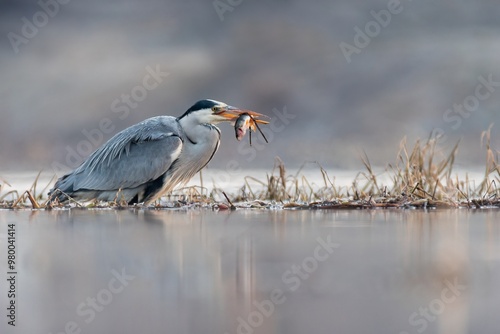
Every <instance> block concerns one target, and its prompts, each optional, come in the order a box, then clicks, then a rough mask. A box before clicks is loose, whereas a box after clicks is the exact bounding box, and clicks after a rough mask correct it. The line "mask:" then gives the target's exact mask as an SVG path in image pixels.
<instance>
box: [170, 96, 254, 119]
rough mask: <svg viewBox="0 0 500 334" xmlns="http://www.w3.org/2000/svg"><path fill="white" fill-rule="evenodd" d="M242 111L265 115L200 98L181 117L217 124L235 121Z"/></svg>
mask: <svg viewBox="0 0 500 334" xmlns="http://www.w3.org/2000/svg"><path fill="white" fill-rule="evenodd" d="M242 113H249V114H251V115H252V116H254V117H259V116H264V115H262V114H259V113H256V112H254V111H250V110H244V109H240V108H236V107H232V106H230V105H227V104H226V103H224V102H219V101H215V100H209V99H206V100H200V101H198V102H196V103H195V104H194V105H193V106H192V107H191V108H189V109H188V110H187V111H186V112H185V113H184V114H183V115H182V116H181V117H179V119H183V118H192V119H193V120H196V121H197V122H199V123H200V124H204V123H209V124H217V123H221V122H234V121H235V120H236V119H237V118H238V117H239V116H240V115H241V114H242Z"/></svg>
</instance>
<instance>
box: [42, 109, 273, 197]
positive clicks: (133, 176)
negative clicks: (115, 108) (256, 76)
mask: <svg viewBox="0 0 500 334" xmlns="http://www.w3.org/2000/svg"><path fill="white" fill-rule="evenodd" d="M241 113H250V114H251V115H252V116H255V117H259V116H264V115H262V114H259V113H256V112H251V111H248V110H242V109H239V108H235V107H232V106H229V105H227V104H226V103H223V102H219V101H215V100H208V99H207V100H200V101H198V102H196V103H195V104H194V105H193V106H192V107H190V108H189V109H188V110H187V111H186V112H185V113H184V114H183V115H182V116H180V117H172V116H156V117H152V118H149V119H146V120H144V121H142V122H140V123H138V124H135V125H132V126H130V127H129V128H126V129H125V130H123V131H121V132H119V133H117V134H116V135H115V136H113V137H112V138H111V139H110V140H108V141H107V142H106V143H105V144H104V145H102V146H101V147H100V148H98V149H97V150H96V151H94V152H93V153H92V154H91V155H90V156H89V157H88V158H87V159H86V160H85V161H84V162H83V163H82V164H81V165H80V166H79V167H78V168H76V169H75V170H73V171H72V172H70V173H68V174H66V175H64V176H62V177H61V178H59V179H58V180H57V181H56V183H55V185H54V188H52V189H51V190H50V191H49V199H50V201H51V202H53V201H57V200H58V201H59V202H65V201H67V200H68V199H69V197H71V198H74V199H77V200H92V199H97V200H103V201H113V200H116V199H118V200H125V201H126V202H127V203H129V204H133V203H144V204H146V205H147V204H149V203H151V202H153V201H154V200H156V199H157V198H159V197H160V196H161V195H163V194H164V193H166V192H169V191H172V190H173V189H174V188H175V187H176V186H177V185H179V184H185V183H187V182H188V181H189V180H190V179H191V178H192V177H193V176H194V175H195V174H196V173H198V172H199V171H200V170H201V169H202V168H203V167H205V166H206V165H207V164H208V163H209V161H210V160H211V159H212V158H213V156H214V154H215V152H216V151H217V149H218V148H219V144H220V130H219V128H217V127H216V126H215V124H217V123H220V122H234V120H235V119H236V118H238V116H239V115H240V114H241ZM259 122H261V123H267V122H265V121H259Z"/></svg>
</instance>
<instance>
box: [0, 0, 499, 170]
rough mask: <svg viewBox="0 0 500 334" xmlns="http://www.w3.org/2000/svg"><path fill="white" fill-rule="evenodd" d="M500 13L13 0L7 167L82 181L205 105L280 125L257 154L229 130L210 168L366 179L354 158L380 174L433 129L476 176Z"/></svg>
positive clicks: (2, 131) (491, 7)
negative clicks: (120, 142)
mask: <svg viewBox="0 0 500 334" xmlns="http://www.w3.org/2000/svg"><path fill="white" fill-rule="evenodd" d="M391 6H392V7H391ZM389 9H390V10H391V11H392V13H391V11H389ZM387 14H389V15H387ZM499 16H500V7H499V6H498V3H497V2H496V1H494V0H479V1H473V2H471V1H466V0H455V1H451V0H446V1H430V0H424V1H409V0H401V3H400V4H399V6H395V5H394V2H393V1H388V0H381V1H378V0H377V1H374V0H370V1H368V0H357V1H354V0H343V1H331V0H328V1H327V0H323V1H315V2H306V1H298V0H297V1H292V0H290V1H285V0H282V1H277V0H276V1H266V2H264V1H260V2H258V1H250V0H243V1H241V0H232V1H229V0H216V1H197V0H185V1H165V0H164V1H159V0H145V1H131V0H122V1H113V0H107V1H97V0H87V1H76V0H73V1H67V0H64V1H63V0H60V2H56V1H55V0H41V1H40V2H37V1H27V0H15V1H14V0H4V1H2V2H1V5H0V32H1V34H0V35H1V39H0V71H1V72H0V73H1V77H2V80H1V83H0V101H1V103H0V143H1V146H0V168H1V170H2V171H4V172H6V171H12V170H16V171H17V170H23V169H25V170H39V169H44V170H46V171H47V170H49V171H50V170H51V169H57V168H59V167H60V168H62V169H64V168H73V167H75V166H76V165H78V164H79V163H80V162H81V161H82V160H83V158H84V157H85V156H87V155H88V154H89V153H90V152H91V151H93V150H94V149H96V148H97V147H98V146H100V145H101V144H102V143H104V141H105V140H107V139H109V138H110V137H111V136H112V135H113V134H115V133H116V132H118V131H119V130H121V129H124V128H126V127H127V126H129V125H132V124H134V123H136V122H139V121H141V120H143V119H145V118H148V117H152V116H156V115H173V116H179V115H181V114H182V113H183V112H184V111H185V110H186V109H187V108H189V107H190V106H191V105H192V104H193V103H194V102H196V101H197V100H199V99H203V98H213V99H216V100H220V101H224V102H227V103H229V104H231V105H235V106H239V107H244V108H248V109H252V110H256V111H259V112H262V113H265V114H267V115H269V116H271V117H272V119H273V124H274V126H273V127H267V130H266V131H267V135H268V137H269V139H270V144H268V145H266V146H265V147H264V146H263V145H259V141H257V139H254V142H255V145H254V147H252V148H250V147H249V144H248V141H247V139H248V138H245V140H244V141H243V142H241V143H239V142H237V141H236V140H235V138H234V131H233V129H232V127H231V125H229V124H223V125H221V126H220V127H221V129H222V130H223V143H222V145H221V148H220V149H219V152H218V154H217V156H216V158H215V159H214V160H213V161H212V162H211V164H210V167H216V168H224V167H225V166H226V163H227V160H228V159H233V160H236V161H237V162H238V163H239V164H240V165H241V166H244V167H248V168H261V167H270V166H272V165H273V160H274V157H275V156H280V157H281V158H282V159H283V160H284V162H285V163H286V164H287V165H289V166H290V165H291V166H295V165H296V166H298V165H301V164H302V163H303V162H305V161H318V162H320V163H321V164H322V165H323V166H325V167H328V168H362V164H361V161H360V160H359V152H360V150H365V151H366V152H367V154H368V156H369V157H370V158H371V162H372V164H374V165H379V166H384V165H386V164H387V163H390V162H394V160H395V158H396V153H397V151H398V147H399V143H400V141H401V139H402V138H403V137H404V136H407V138H408V142H409V143H413V141H414V140H416V139H417V138H422V139H426V138H427V137H428V136H429V134H430V133H431V132H432V131H433V130H435V131H437V132H440V133H442V134H443V135H444V137H443V138H442V140H441V141H442V144H443V146H442V147H443V148H444V149H445V150H446V148H448V149H451V147H452V146H453V144H454V143H455V141H456V140H458V139H460V138H461V139H462V142H461V145H460V151H459V156H458V164H459V165H460V166H462V167H464V168H468V166H476V165H482V164H484V163H483V161H484V155H485V153H484V151H482V150H481V149H480V147H481V146H480V137H481V132H482V131H483V130H486V129H487V128H488V126H489V125H490V124H491V123H497V124H496V126H495V127H493V130H492V135H493V136H492V141H493V145H495V147H496V148H498V147H500V136H499V135H498V134H499V131H500V129H499V128H498V127H500V122H499V121H500V112H499V105H500V57H499V55H500V21H499V20H498V17H499ZM155 71H156V72H157V74H156V75H151V72H155ZM159 72H161V73H160V74H158V73H159ZM166 73H168V75H167V74H166ZM152 78H156V81H155V80H152ZM145 80H146V84H145V83H144V81H145ZM488 81H490V83H489V84H488V83H487V82H488ZM497 82H498V83H497ZM155 83H156V84H155ZM485 83H486V84H485ZM146 85H147V87H149V88H148V89H145V87H146ZM152 86H155V87H154V88H152ZM127 98H128V100H127ZM454 105H455V107H454ZM460 105H464V106H463V107H461V106H460ZM283 115H288V116H283Z"/></svg>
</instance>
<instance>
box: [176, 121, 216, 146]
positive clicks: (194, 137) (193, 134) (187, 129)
mask: <svg viewBox="0 0 500 334" xmlns="http://www.w3.org/2000/svg"><path fill="white" fill-rule="evenodd" d="M179 123H180V125H181V127H182V130H184V133H185V134H186V136H187V137H188V138H189V140H191V141H192V142H194V143H197V142H198V141H200V140H205V139H206V138H207V136H209V135H210V133H211V131H213V130H216V129H217V127H216V126H215V125H212V124H209V123H200V121H199V120H198V119H197V118H196V117H193V116H190V115H187V116H184V117H182V118H181V119H179Z"/></svg>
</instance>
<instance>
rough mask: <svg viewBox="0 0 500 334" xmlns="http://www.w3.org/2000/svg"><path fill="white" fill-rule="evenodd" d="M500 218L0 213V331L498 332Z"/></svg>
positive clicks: (459, 214)
mask: <svg viewBox="0 0 500 334" xmlns="http://www.w3.org/2000/svg"><path fill="white" fill-rule="evenodd" d="M499 212H500V211H498V210H443V211H440V210H433V211H419V210H394V211H392V210H363V211H283V210H282V211H270V210H262V211H254V210H251V211H250V210H238V211H236V212H211V211H196V210H180V211H174V210H158V211H155V210H121V211H116V210H97V211H84V210H71V211H56V210H54V211H51V212H45V211H8V210H4V211H0V227H1V230H0V249H1V252H0V254H2V257H5V256H4V254H6V250H7V243H6V237H7V225H8V224H9V223H14V224H16V243H17V247H16V252H17V264H16V265H17V268H16V269H17V272H18V274H17V286H16V289H17V293H18V294H17V299H16V305H17V320H16V324H17V326H16V327H15V328H12V327H11V326H7V323H6V320H5V319H6V318H5V314H4V313H6V311H5V310H6V307H7V298H6V292H7V290H8V287H7V285H6V279H4V278H2V280H1V282H2V283H1V286H0V289H1V290H0V296H1V297H0V302H1V309H2V310H4V311H2V314H1V315H2V322H1V324H0V328H2V330H1V331H0V332H1V333H6V332H7V333H54V334H55V333H61V332H63V333H64V332H68V333H69V332H73V331H74V332H75V333H78V331H79V330H81V333H221V334H224V333H287V334H293V333H297V334H299V333H300V334H302V333H397V334H399V333H443V334H444V333H455V334H459V333H497V332H498V330H497V329H498V326H497V325H498V321H497V313H498V309H499V307H500V224H499V218H500V215H499ZM0 263H1V267H0V268H1V271H0V272H1V274H2V277H5V276H6V275H7V274H6V273H7V271H8V270H7V268H6V259H5V258H3V259H1V261H0Z"/></svg>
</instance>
